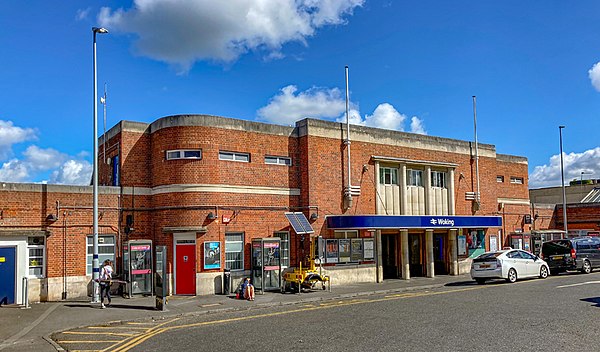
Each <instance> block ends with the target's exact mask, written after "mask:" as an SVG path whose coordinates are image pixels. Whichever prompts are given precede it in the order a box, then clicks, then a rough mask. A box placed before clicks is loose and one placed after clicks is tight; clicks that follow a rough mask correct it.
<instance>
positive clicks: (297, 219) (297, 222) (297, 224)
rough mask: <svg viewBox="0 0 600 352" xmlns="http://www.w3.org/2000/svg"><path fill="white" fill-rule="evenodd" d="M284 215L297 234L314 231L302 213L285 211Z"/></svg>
mask: <svg viewBox="0 0 600 352" xmlns="http://www.w3.org/2000/svg"><path fill="white" fill-rule="evenodd" d="M285 217H286V218H287V219H288V221H289V222H290V225H292V228H293V229H294V232H296V233H297V234H299V235H303V234H308V233H314V232H315V230H313V228H312V226H310V223H309V222H308V219H307V218H306V216H304V214H303V213H301V212H295V213H285Z"/></svg>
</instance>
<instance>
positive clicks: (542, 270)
mask: <svg viewBox="0 0 600 352" xmlns="http://www.w3.org/2000/svg"><path fill="white" fill-rule="evenodd" d="M547 277H548V268H547V267H546V266H545V265H542V267H541V268H540V279H545V278H547Z"/></svg>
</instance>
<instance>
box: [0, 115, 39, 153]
mask: <svg viewBox="0 0 600 352" xmlns="http://www.w3.org/2000/svg"><path fill="white" fill-rule="evenodd" d="M34 139H36V131H35V130H34V129H32V128H21V127H17V126H15V125H14V124H13V123H12V122H11V121H3V120H0V160H4V159H6V158H8V157H10V156H11V155H12V146H13V144H17V143H22V142H26V141H30V140H34Z"/></svg>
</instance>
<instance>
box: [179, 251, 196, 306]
mask: <svg viewBox="0 0 600 352" xmlns="http://www.w3.org/2000/svg"><path fill="white" fill-rule="evenodd" d="M175 251H176V253H175V255H176V257H177V258H176V261H175V265H176V267H175V290H176V292H175V294H178V295H195V294H196V245H194V244H178V245H177V248H176V249H175Z"/></svg>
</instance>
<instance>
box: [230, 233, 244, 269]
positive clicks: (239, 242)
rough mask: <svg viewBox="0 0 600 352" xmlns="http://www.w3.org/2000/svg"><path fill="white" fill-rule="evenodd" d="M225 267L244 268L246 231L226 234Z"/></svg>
mask: <svg viewBox="0 0 600 352" xmlns="http://www.w3.org/2000/svg"><path fill="white" fill-rule="evenodd" d="M225 269H229V270H244V233H243V232H232V233H226V234H225Z"/></svg>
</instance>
